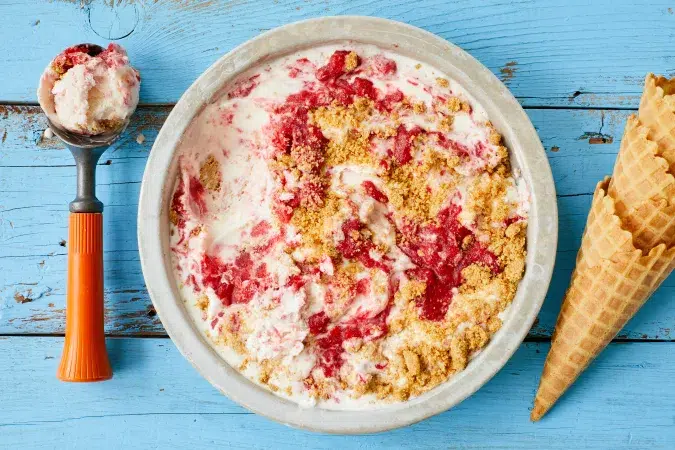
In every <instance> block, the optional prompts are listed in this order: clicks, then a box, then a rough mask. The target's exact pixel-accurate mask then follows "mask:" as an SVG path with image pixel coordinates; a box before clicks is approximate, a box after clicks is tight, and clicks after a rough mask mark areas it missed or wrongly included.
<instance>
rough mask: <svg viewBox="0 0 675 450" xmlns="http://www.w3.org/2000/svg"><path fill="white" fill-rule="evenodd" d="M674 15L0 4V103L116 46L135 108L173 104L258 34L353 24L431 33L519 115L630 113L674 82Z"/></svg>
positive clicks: (533, 8) (579, 5) (612, 3)
mask: <svg viewBox="0 0 675 450" xmlns="http://www.w3.org/2000/svg"><path fill="white" fill-rule="evenodd" d="M106 4H107V5H106ZM110 4H113V5H115V6H113V7H111V6H108V5H110ZM478 6H480V7H478ZM672 8H673V4H672V2H669V1H663V0H661V1H651V2H648V4H644V3H642V2H633V1H631V0H621V1H616V0H598V1H593V2H589V1H586V0H572V1H568V0H517V1H513V0H511V1H505V0H488V1H481V2H476V1H473V0H461V1H452V2H450V1H446V0H426V1H425V2H424V5H423V6H422V5H420V4H418V3H411V2H409V1H407V0H352V1H349V2H344V1H339V0H312V1H306V0H284V1H272V0H262V1H253V0H248V1H247V0H212V1H207V2H198V1H194V0H188V1H177V0H159V1H157V0H155V1H150V0H147V1H141V0H137V1H127V0H123V1H106V2H103V1H94V2H88V1H80V0H73V1H53V2H44V1H40V0H32V1H30V2H0V14H1V15H2V17H6V18H8V20H6V21H4V23H3V39H1V40H0V80H3V82H2V83H1V84H0V100H3V101H7V102H34V101H36V97H35V85H36V83H37V80H38V74H39V73H40V72H41V71H42V70H43V68H44V66H46V65H47V64H48V62H49V61H50V60H51V58H52V57H53V56H54V55H55V54H56V53H58V52H59V51H60V50H61V49H63V48H65V47H67V46H68V45H72V44H73V43H77V42H94V43H98V44H104V43H106V42H107V41H109V40H111V39H115V40H116V41H117V42H119V43H120V44H122V45H123V46H125V47H126V48H127V49H128V50H129V54H130V56H131V60H132V61H133V62H134V64H135V65H136V66H137V67H138V68H139V69H140V70H141V73H142V75H143V83H142V90H141V97H142V102H144V103H173V102H175V101H177V99H178V98H179V97H180V95H181V94H182V93H183V91H184V90H185V89H186V88H187V87H188V86H189V85H190V84H191V83H192V82H193V81H194V80H195V78H197V76H198V75H199V74H201V73H202V72H203V71H204V69H206V68H207V67H208V66H209V65H211V64H212V63H213V62H214V61H215V60H216V59H218V57H220V56H221V55H223V54H225V53H226V52H228V51H229V50H231V49H232V48H234V47H235V46H237V45H239V44H241V43H243V42H244V41H246V40H248V39H250V38H252V37H254V36H256V35H258V34H260V33H261V32H263V31H266V30H269V29H272V28H275V27H278V26H280V25H284V24H287V23H290V22H293V21H297V20H302V19H308V18H312V17H319V16H326V15H343V14H350V15H366V16H379V17H385V18H389V19H394V20H399V21H403V22H407V23H409V24H412V25H415V26H418V27H421V28H424V29H426V30H428V31H431V32H433V33H436V34H438V35H439V36H441V37H443V38H445V39H447V40H449V41H451V42H453V43H455V44H457V45H459V46H460V47H462V48H464V49H465V50H467V51H468V52H470V53H471V54H472V55H473V56H475V57H476V58H477V59H478V60H480V61H481V62H482V63H483V64H485V65H486V66H487V67H488V68H490V69H491V70H492V71H493V72H494V73H495V74H496V75H497V76H498V77H500V78H501V79H502V80H504V82H506V83H507V84H508V86H509V87H510V88H511V90H512V91H513V93H514V94H515V95H516V96H517V97H518V98H519V99H520V101H521V102H522V103H523V104H524V105H526V106H542V105H549V106H562V107H577V106H595V107H631V106H632V107H636V106H637V104H638V98H639V95H640V93H641V91H642V80H643V79H644V76H645V74H646V73H647V72H657V73H659V72H660V73H673V72H675V56H673V53H672V51H671V45H672V41H673V37H674V31H675V15H674V14H673V9H672ZM9 18H11V20H9Z"/></svg>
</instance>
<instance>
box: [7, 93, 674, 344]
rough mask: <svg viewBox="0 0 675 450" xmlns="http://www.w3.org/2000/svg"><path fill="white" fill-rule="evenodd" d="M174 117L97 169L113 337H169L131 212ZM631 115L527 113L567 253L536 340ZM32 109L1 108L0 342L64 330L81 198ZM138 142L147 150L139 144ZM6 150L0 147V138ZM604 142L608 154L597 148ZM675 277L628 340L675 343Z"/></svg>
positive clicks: (140, 125) (124, 141) (141, 126)
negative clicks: (71, 229) (163, 130)
mask: <svg viewBox="0 0 675 450" xmlns="http://www.w3.org/2000/svg"><path fill="white" fill-rule="evenodd" d="M169 110H170V107H143V108H141V109H140V110H139V111H138V113H137V114H136V115H135V117H134V120H133V122H132V124H131V125H130V127H129V129H128V131H127V132H126V133H125V134H124V136H123V137H122V138H121V139H120V141H119V142H118V143H117V144H115V145H114V146H113V147H112V148H111V149H110V150H109V151H107V152H106V153H105V154H104V155H103V157H102V158H101V163H100V164H99V167H98V173H97V177H98V197H99V198H100V199H101V200H102V201H103V202H104V204H105V211H104V233H105V257H104V264H105V274H106V279H105V285H106V290H105V299H106V310H107V316H106V317H107V319H106V331H107V332H108V333H110V334H114V335H138V334H143V335H153V334H163V333H164V330H163V328H162V325H161V322H160V321H159V318H158V317H157V315H156V314H155V311H154V309H153V308H152V306H151V302H150V299H149V297H148V294H147V291H146V289H145V283H144V281H143V275H142V273H141V268H140V263H139V258H138V252H137V242H136V212H137V206H138V194H139V189H140V183H141V178H142V176H143V170H144V167H145V161H146V158H147V156H148V153H149V150H150V148H151V146H152V143H153V142H154V139H155V137H156V135H157V132H158V131H159V128H160V127H161V125H162V123H163V121H164V120H165V119H166V116H167V114H168V112H169ZM629 113H630V112H629V111H604V110H599V111H595V110H550V109H530V110H528V114H529V115H530V117H531V119H532V121H533V123H534V124H535V126H536V128H537V131H538V132H539V135H540V136H541V139H542V141H543V143H544V146H545V147H546V149H547V153H548V156H549V161H550V162H551V166H552V169H553V174H554V178H555V182H556V186H557V189H558V195H559V199H558V206H559V209H560V237H561V238H560V243H559V246H558V252H559V253H558V259H557V263H556V269H555V272H554V275H553V281H552V283H551V288H550V290H549V294H548V297H547V300H546V302H545V303H544V307H543V309H542V311H541V313H540V315H539V321H538V323H537V324H536V325H535V327H534V328H533V329H532V331H531V333H530V337H531V338H547V337H549V336H550V335H551V333H552V331H553V327H554V324H555V320H556V317H557V314H558V311H559V309H560V302H561V299H562V296H563V293H564V291H565V289H566V287H567V284H568V282H569V277H570V275H571V272H572V269H573V268H574V259H575V257H576V252H577V249H578V246H579V244H580V240H581V234H582V233H583V228H584V226H585V223H586V216H587V214H588V210H589V208H590V203H591V193H592V192H593V189H594V187H595V184H596V182H597V180H600V179H602V177H603V176H605V175H606V174H608V173H610V172H611V168H612V164H613V162H614V159H615V157H616V153H617V152H618V148H619V142H620V139H621V134H622V132H623V126H624V123H625V120H626V117H627V115H628V114H629ZM45 126H46V122H45V119H44V118H43V117H42V115H40V114H39V111H38V108H37V107H31V106H20V107H17V106H14V107H1V108H0V135H2V136H5V142H4V143H3V145H2V146H1V147H0V193H1V196H0V245H1V250H0V273H2V274H4V278H3V280H4V281H2V282H0V334H31V333H62V332H63V330H64V328H63V327H64V305H65V291H64V287H65V284H64V283H65V275H66V274H65V269H66V263H65V262H66V252H67V250H66V247H65V246H66V245H67V243H66V242H65V239H66V238H67V204H68V202H69V201H70V200H72V197H73V195H74V192H75V168H74V164H73V161H72V158H71V156H70V153H69V152H68V151H67V150H65V149H64V148H63V146H62V145H61V144H60V143H58V142H57V141H56V140H54V139H52V140H45V139H43V138H42V131H43V130H44V127H45ZM140 135H143V137H144V138H145V141H144V142H143V143H141V144H139V143H138V142H137V138H138V136H140ZM0 139H1V138H0ZM598 139H604V141H605V142H607V143H605V144H591V143H589V141H591V142H597V140H598ZM673 329H675V277H671V278H669V279H668V280H666V281H665V283H664V285H663V286H662V287H661V289H660V290H659V291H658V292H657V293H656V294H655V295H654V296H653V298H652V299H651V300H650V301H649V302H648V303H647V305H646V306H645V307H644V308H643V309H642V310H641V311H640V312H639V313H638V315H637V316H636V317H635V319H634V320H633V321H631V322H630V323H629V324H628V326H627V327H626V328H625V330H624V331H623V332H622V333H621V335H620V337H621V338H629V339H662V340H670V339H672V335H671V330H673Z"/></svg>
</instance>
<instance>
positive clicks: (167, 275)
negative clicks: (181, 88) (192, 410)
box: [138, 17, 558, 433]
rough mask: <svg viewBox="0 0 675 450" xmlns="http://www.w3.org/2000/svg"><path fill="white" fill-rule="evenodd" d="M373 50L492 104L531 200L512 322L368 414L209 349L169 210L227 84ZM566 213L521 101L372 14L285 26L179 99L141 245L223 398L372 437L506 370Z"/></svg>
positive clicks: (162, 144) (542, 287)
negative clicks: (418, 388) (353, 49)
mask: <svg viewBox="0 0 675 450" xmlns="http://www.w3.org/2000/svg"><path fill="white" fill-rule="evenodd" d="M343 40H352V41H358V42H362V43H368V44H375V45H377V46H379V47H381V48H385V49H389V50H391V51H395V52H398V53H400V54H403V55H407V56H410V57H412V58H415V59H417V60H419V61H421V62H423V63H427V64H430V65H432V66H434V67H436V68H437V69H439V70H441V71H442V72H445V73H446V74H447V75H448V76H450V77H452V78H453V79H455V80H457V81H458V82H459V83H461V84H462V86H464V87H465V88H466V89H467V90H468V91H469V92H470V93H471V94H472V95H473V96H474V97H475V98H476V100H477V101H478V102H479V103H480V104H481V105H483V106H484V107H485V109H486V110H487V113H488V116H489V117H490V119H491V121H492V123H493V124H494V125H495V126H496V128H497V129H498V130H499V131H500V132H501V133H502V134H503V136H504V139H505V141H506V144H507V146H508V147H509V149H510V152H511V158H512V164H513V166H514V167H517V168H518V169H520V171H521V172H522V174H523V177H524V178H525V181H526V182H527V185H528V187H529V188H530V191H531V193H532V204H531V210H530V217H529V226H528V233H527V260H526V270H525V275H524V278H523V280H522V281H521V283H520V286H519V288H518V292H517V293H516V296H515V299H514V300H513V304H512V305H511V307H510V308H509V309H508V312H507V316H506V318H505V320H504V325H503V326H502V328H501V330H499V332H497V333H496V334H495V336H494V337H493V338H492V340H491V342H490V343H489V344H488V346H487V347H486V348H485V349H484V350H483V351H482V352H481V353H480V354H479V355H478V356H477V357H476V358H474V359H473V360H472V361H471V362H470V364H469V365H468V366H467V368H466V369H465V370H464V371H463V372H461V373H459V374H458V375H456V376H454V377H452V378H451V379H450V380H449V381H448V382H446V383H444V384H442V385H440V386H438V387H436V388H435V389H433V390H431V391H430V392H427V393H425V394H424V395H422V396H420V397H417V398H414V399H411V400H409V401H407V402H405V403H401V404H395V405H391V406H387V407H384V408H381V409H375V410H368V411H334V410H324V409H305V408H301V407H299V406H297V405H296V404H295V403H292V402H289V401H287V400H284V399H281V398H279V397H277V396H275V395H274V394H272V393H271V392H269V391H267V390H265V389H264V388H261V387H259V386H257V385H255V384H254V383H252V382H250V381H248V380H247V379H246V378H245V377H243V376H242V375H240V374H239V373H238V372H237V371H236V370H235V369H233V368H232V367H230V366H229V365H228V364H227V363H226V362H225V361H224V360H223V359H222V358H221V357H220V356H218V354H217V353H216V351H215V350H214V349H213V348H212V347H211V346H210V344H209V343H208V341H207V340H206V339H205V338H204V337H203V336H202V335H201V333H200V332H199V331H198V330H197V328H196V327H195V325H194V324H193V322H192V319H191V318H190V317H189V315H188V313H187V311H186V309H185V307H184V304H183V302H182V300H181V299H180V296H179V293H178V289H177V284H176V280H175V279H174V276H173V272H172V269H171V264H170V250H169V205H170V198H171V193H172V188H173V185H174V180H175V179H176V175H177V170H178V167H177V158H176V155H175V149H176V147H177V145H178V142H179V140H180V138H181V136H182V134H183V132H184V130H185V129H186V127H187V126H188V124H189V123H190V121H191V120H192V118H193V117H194V116H195V115H196V114H197V112H198V111H199V110H200V109H201V108H202V106H203V105H204V104H206V103H207V102H209V101H210V100H211V99H212V98H213V96H214V94H216V92H217V91H218V90H219V89H220V88H221V87H222V86H223V85H224V84H225V83H227V82H228V81H230V80H231V79H233V78H234V77H235V76H236V75H238V74H239V73H241V72H243V71H244V70H246V69H248V68H250V67H252V66H254V65H256V64H258V63H260V62H261V61H262V60H265V59H269V58H273V57H275V56H278V55H281V54H286V53H290V52H294V51H297V50H299V49H302V48H308V47H313V46H317V45H321V44H324V43H327V42H331V41H343ZM557 234H558V216H557V208H556V197H555V188H554V186H553V178H552V176H551V169H550V167H549V165H548V160H547V159H546V155H545V153H544V149H543V148H542V145H541V143H540V141H539V137H538V136H537V133H536V132H535V130H534V127H533V126H532V124H531V123H530V121H529V119H528V117H527V115H526V114H525V112H524V111H523V109H522V108H521V107H520V105H519V104H518V102H517V101H516V99H515V98H514V97H513V96H512V95H511V93H510V92H509V91H508V89H507V88H506V86H504V85H503V84H502V83H501V82H500V81H499V80H498V79H497V78H496V77H495V76H494V75H493V74H492V73H491V72H490V71H489V70H488V69H487V68H486V67H484V66H483V65H482V64H480V63H479V62H478V61H476V60H475V59H474V58H473V57H471V56H470V55H469V54H467V53H466V52H464V51H463V50H461V49H460V48H458V47H456V46H454V45H452V44H450V43H448V42H447V41H445V40H443V39H441V38H440V37H438V36H435V35H433V34H431V33H428V32H426V31H423V30H421V29H418V28H415V27H412V26H409V25H405V24H403V23H399V22H393V21H389V20H384V19H376V18H369V17H326V18H321V19H313V20H307V21H303V22H298V23H293V24H290V25H286V26H283V27H281V28H277V29H275V30H272V31H269V32H267V33H265V34H262V35H260V36H258V37H256V38H255V39H252V40H250V41H248V42H246V43H245V44H243V45H241V46H239V47H237V48H235V49H234V50H232V51H231V52H230V53H228V54H227V55H225V56H223V57H222V58H220V59H219V60H218V61H217V62H216V63H215V64H213V65H212V66H211V67H210V68H209V69H208V70H207V71H206V72H204V74H203V75H202V76H200V77H199V78H198V79H197V81H195V82H194V83H193V84H192V86H190V88H189V89H188V90H187V91H186V92H185V94H184V95H183V96H182V97H181V99H180V101H179V102H178V104H177V105H176V107H175V108H174V109H173V111H172V112H171V114H170V115H169V117H168V119H167V120H166V123H165V124H164V126H163V127H162V130H161V131H160V133H159V136H158V137H157V140H156V141H155V145H154V146H153V148H152V152H151V154H150V158H149V159H148V163H147V166H146V168H145V175H144V176H143V185H142V188H141V197H140V203H139V208H138V243H139V247H140V255H141V264H142V266H143V274H144V276H145V281H146V284H147V287H148V292H149V294H150V297H151V298H152V302H153V303H154V305H155V308H156V309H157V312H158V313H159V316H160V318H161V319H162V323H163V324H164V327H165V329H166V331H167V332H168V333H169V336H171V338H172V339H173V342H174V343H175V344H176V346H177V347H178V349H179V350H180V351H181V352H182V353H183V355H184V356H185V357H186V358H187V359H188V360H189V361H190V362H191V363H192V364H193V365H194V366H195V367H196V368H197V370H198V371H199V372H200V373H201V374H202V375H203V376H204V377H205V378H206V379H207V380H209V381H210V382H211V383H212V384H213V385H214V386H215V387H217V388H218V389H219V390H220V391H221V392H223V393H224V394H225V395H227V396H228V397H229V398H231V399H232V400H234V401H236V402H237V403H239V404H241V405H243V406H245V407H246V408H248V409H250V410H251V411H254V412H256V413H258V414H261V415H263V416H266V417H269V418H271V419H274V420H276V421H278V422H282V423H285V424H288V425H291V426H294V427H299V428H304V429H309V430H314V431H323V432H330V433H372V432H377V431H384V430H388V429H392V428H397V427H401V426H404V425H408V424H411V423H414V422H417V421H419V420H422V419H425V418H427V417H430V416H432V415H434V414H438V413H440V412H442V411H445V410H447V409H449V408H451V407H452V406H454V405H456V404H458V403H459V402H461V401H462V400H464V399H465V398H466V397H468V396H469V395H471V394H472V393H474V392H475V391H476V390H477V389H478V388H479V387H481V386H482V385H483V384H485V383H486V382H487V381H488V380H489V379H490V378H491V377H492V376H493V375H494V374H495V373H497V371H498V370H499V369H501V368H502V366H504V364H505V363H506V361H507V360H508V359H509V357H511V355H512V354H513V352H514V351H515V350H516V349H517V348H518V346H519V345H520V344H521V342H522V341H523V339H524V338H525V336H526V334H527V332H528V330H529V329H530V327H531V325H532V323H533V321H534V319H535V317H536V316H537V313H538V312H539V309H540V307H541V304H542V302H543V300H544V296H545V295H546V291H547V289H548V285H549V282H550V278H551V272H552V270H553V263H554V260H555V252H556V244H557Z"/></svg>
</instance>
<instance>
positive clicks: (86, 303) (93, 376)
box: [56, 213, 112, 382]
mask: <svg viewBox="0 0 675 450" xmlns="http://www.w3.org/2000/svg"><path fill="white" fill-rule="evenodd" d="M66 297H67V299H66V340H65V343H64V346H63V355H62V356H61V364H60V365H59V368H58V371H57V373H56V376H57V377H58V378H59V379H60V380H62V381H80V382H88V381H103V380H108V379H110V378H112V369H111V368H110V361H109V360H108V352H107V351H106V348H105V333H104V329H103V214H101V213H71V214H70V219H69V229H68V282H67V287H66Z"/></svg>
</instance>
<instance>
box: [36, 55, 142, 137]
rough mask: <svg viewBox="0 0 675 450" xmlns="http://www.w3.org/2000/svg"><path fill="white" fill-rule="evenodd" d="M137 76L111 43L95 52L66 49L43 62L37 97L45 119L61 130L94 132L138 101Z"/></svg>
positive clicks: (120, 118) (114, 123)
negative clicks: (47, 63) (47, 61)
mask: <svg viewBox="0 0 675 450" xmlns="http://www.w3.org/2000/svg"><path fill="white" fill-rule="evenodd" d="M140 80H141V78H140V74H139V73H138V71H137V70H136V69H134V68H133V67H131V65H129V58H128V57H127V52H126V51H125V50H124V49H123V48H122V47H120V46H119V45H117V44H110V45H108V48H106V49H105V50H103V51H102V52H100V53H98V54H96V53H95V52H93V51H92V48H91V46H88V45H86V44H84V45H76V46H73V47H69V48H67V49H66V50H64V51H63V52H61V53H60V54H59V55H58V56H57V57H56V58H54V60H53V61H52V62H51V63H50V64H49V66H47V68H46V69H45V71H44V73H43V74H42V77H41V79H40V87H39V88H38V100H39V102H40V106H41V107H42V109H43V110H44V111H45V113H46V114H47V116H48V117H49V119H50V120H51V121H52V122H53V123H55V124H56V125H58V126H61V127H63V128H65V129H67V130H70V131H73V132H76V133H82V134H88V135H94V134H100V133H103V132H105V131H108V130H112V129H115V128H117V127H119V126H120V125H121V124H122V123H124V122H125V121H126V120H127V119H128V118H129V117H130V116H131V114H133V112H134V110H135V109H136V105H138V94H139V90H140Z"/></svg>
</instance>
